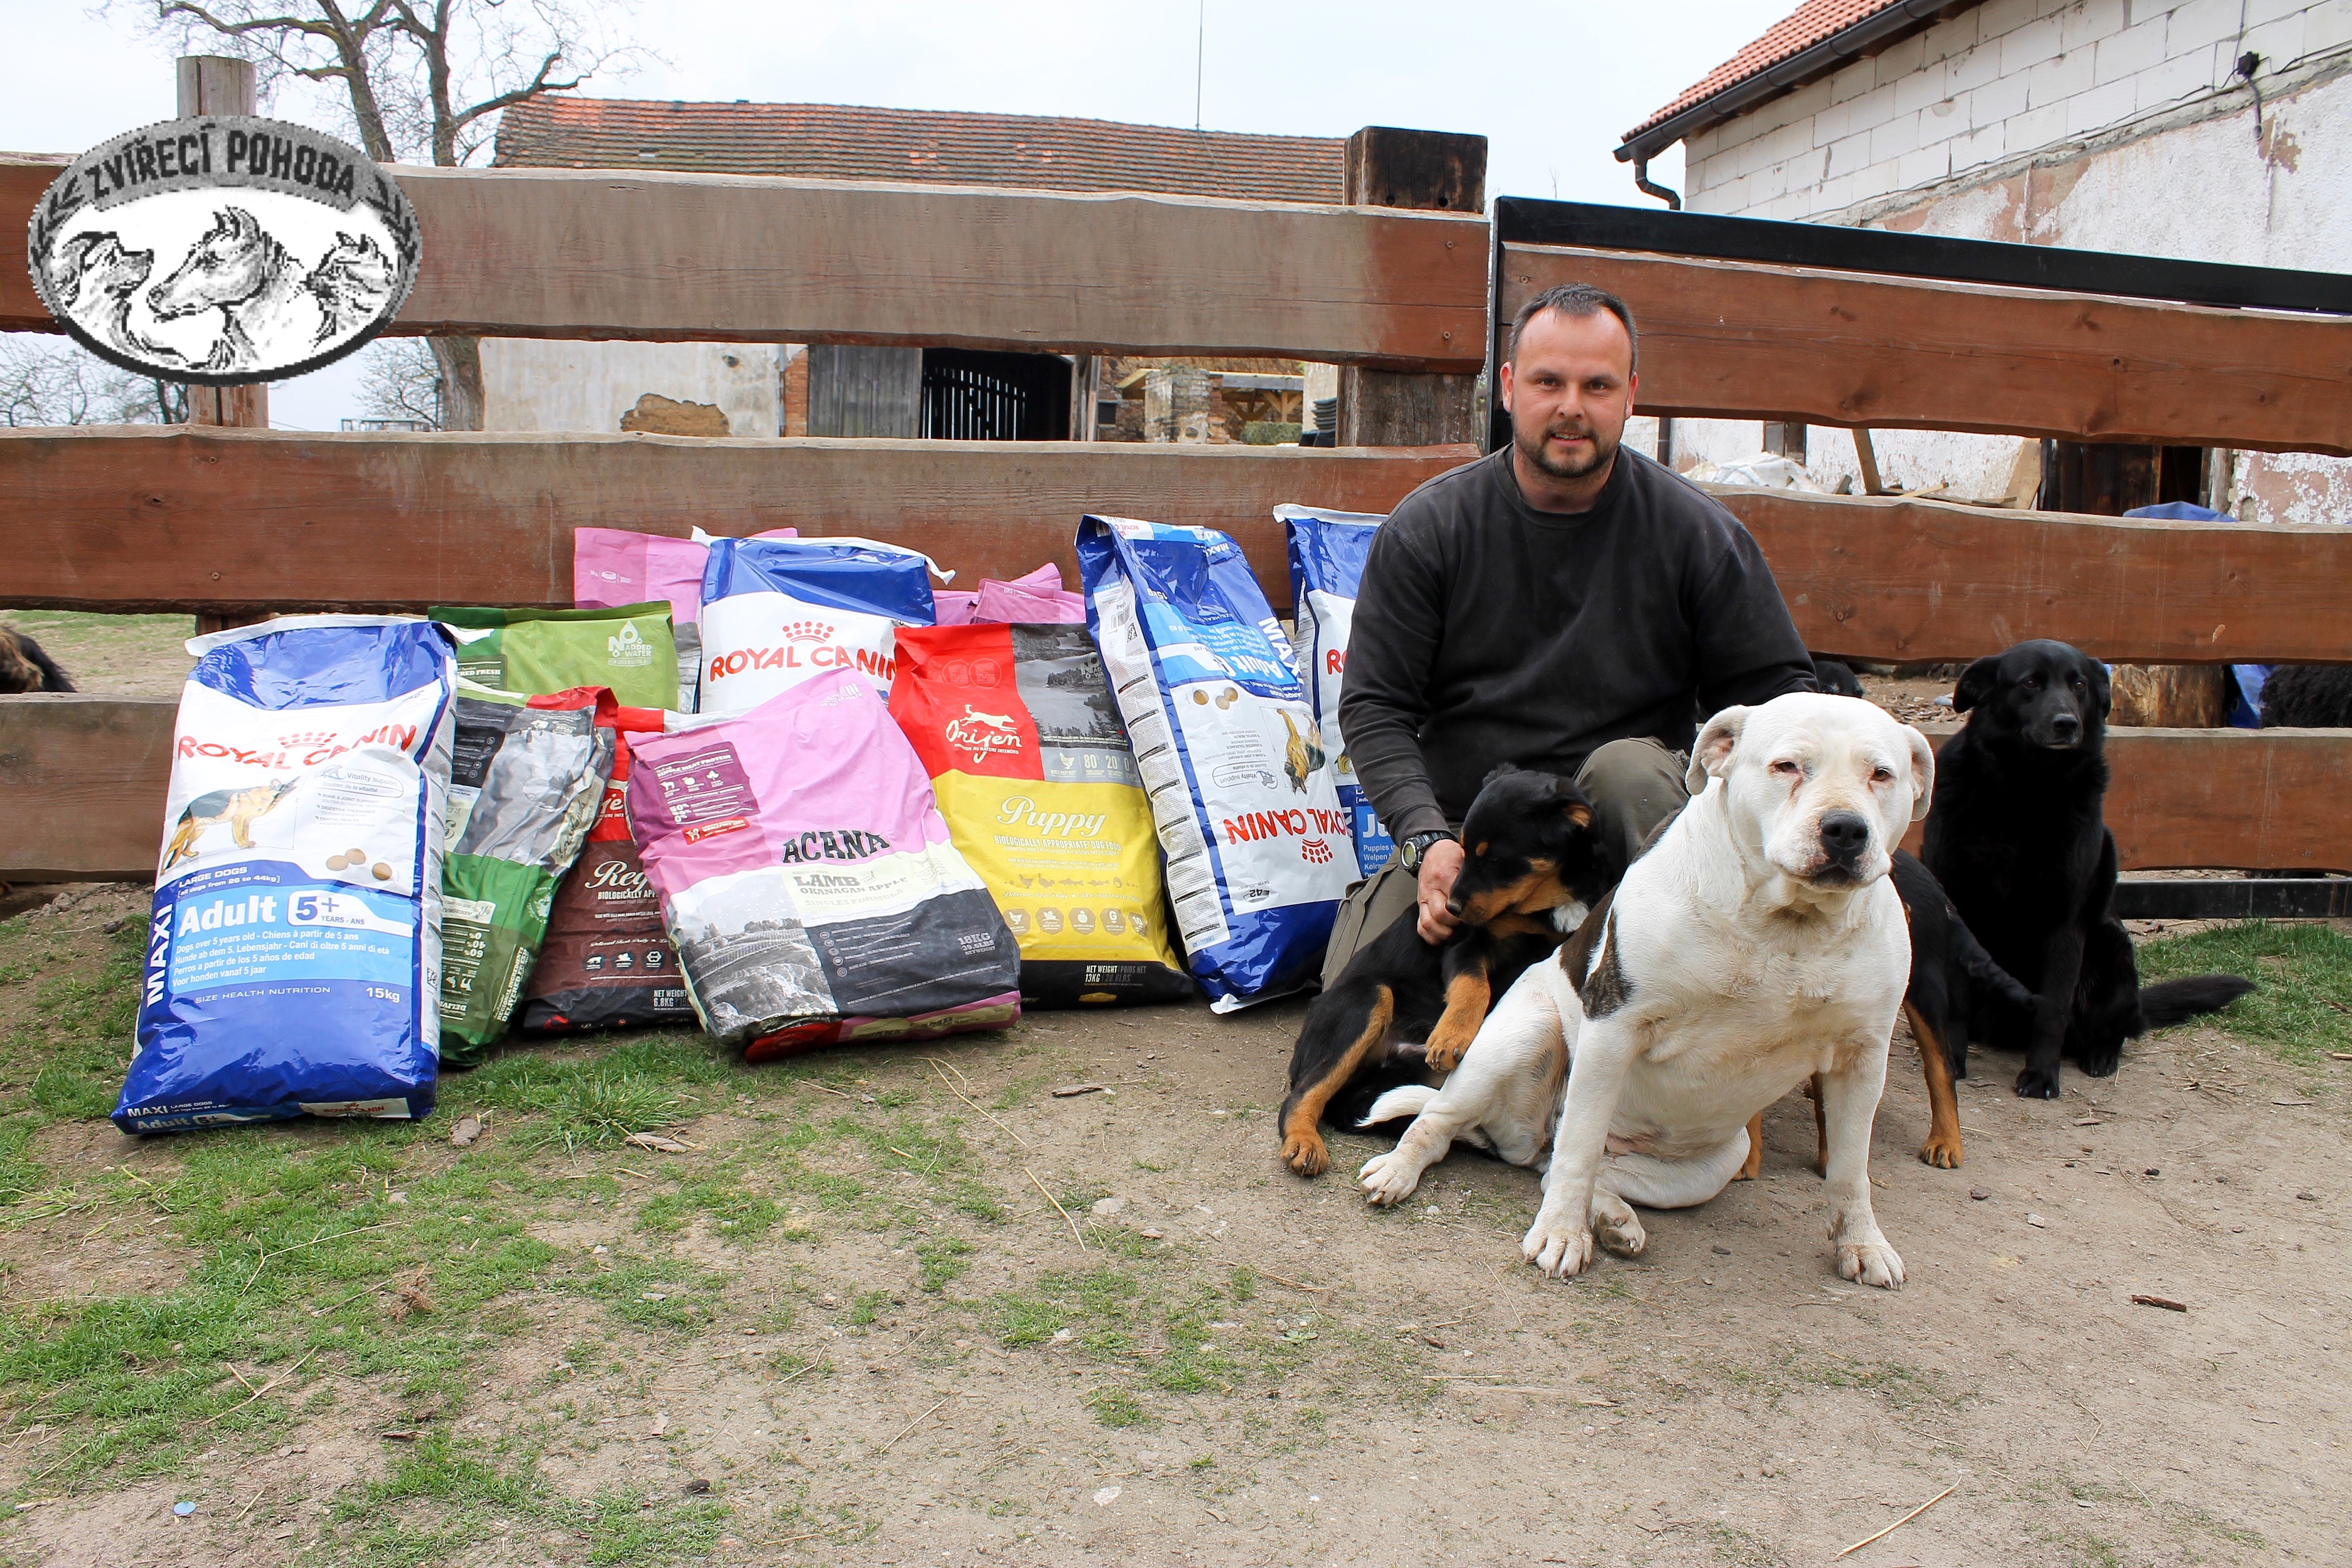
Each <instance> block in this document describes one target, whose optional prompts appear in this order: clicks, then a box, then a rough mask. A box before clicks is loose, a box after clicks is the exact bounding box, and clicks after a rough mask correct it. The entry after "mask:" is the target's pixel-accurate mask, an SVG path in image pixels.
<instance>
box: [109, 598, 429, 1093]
mask: <svg viewBox="0 0 2352 1568" xmlns="http://www.w3.org/2000/svg"><path fill="white" fill-rule="evenodd" d="M188 651H189V652H190V653H192V654H194V655H196V656H197V658H196V667H195V668H194V669H193V670H191V671H190V672H189V674H188V683H187V686H186V688H185V689H184V691H183V692H182V694H181V698H180V716H179V723H178V726H177V728H176V730H175V731H174V733H173V742H172V784H171V795H170V800H169V803H168V804H167V805H166V807H165V811H164V818H163V822H164V826H163V856H162V860H161V864H160V865H159V866H158V867H157V868H156V872H155V905H154V914H153V917H152V920H151V921H149V924H148V929H147V960H146V966H145V971H144V974H143V977H142V980H143V986H142V996H141V999H140V1007H139V1042H138V1054H137V1055H136V1056H134V1057H133V1058H131V1071H130V1075H129V1076H128V1078H126V1079H124V1081H123V1085H122V1099H121V1103H120V1104H118V1105H117V1106H116V1107H115V1110H114V1121H115V1123H116V1125H118V1126H120V1127H121V1129H122V1130H123V1131H126V1132H163V1131H180V1130H184V1129H188V1128H195V1127H212V1126H220V1125H224V1124H227V1123H233V1122H244V1121H277V1120H280V1119H283V1118H287V1117H293V1116H304V1115H309V1116H378V1117H418V1116H423V1115H424V1114H425V1112H426V1111H428V1110H431V1109H432V1108H433V1095H434V1084H435V1080H436V1078H437V1076H438V1071H439V1064H440V1005H441V854H442V848H443V844H442V839H443V837H444V834H445V832H446V825H447V816H448V796H449V763H450V749H451V744H452V739H453V732H454V730H455V716H456V701H455V695H456V689H457V660H456V658H454V657H453V656H452V653H451V650H450V647H449V644H448V643H447V641H446V639H445V638H444V637H442V635H441V633H440V632H439V630H438V629H436V627H435V626H434V625H433V623H432V622H430V621H428V620H425V619H423V618H421V617H410V616H290V617H288V618H286V619H283V620H275V621H265V622H263V623H261V624H260V625H258V626H242V627H238V628H236V629H235V630H232V631H225V632H215V633H213V634H212V635H210V636H208V637H196V638H194V639H193V640H192V641H191V642H190V643H189V644H188Z"/></svg>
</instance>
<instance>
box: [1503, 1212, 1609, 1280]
mask: <svg viewBox="0 0 2352 1568" xmlns="http://www.w3.org/2000/svg"><path fill="white" fill-rule="evenodd" d="M1519 1256H1521V1257H1522V1258H1526V1259H1527V1260H1528V1262H1529V1263H1532V1264H1534V1265H1535V1266H1536V1267H1537V1268H1540V1269H1542V1270H1543V1271H1544V1272H1545V1273H1546V1274H1549V1275H1550V1276H1551V1277H1552V1278H1553V1279H1571V1278H1573V1277H1574V1276H1576V1275H1579V1274H1581V1273H1583V1272H1584V1270H1585V1269H1586V1268H1588V1267H1590V1266H1591V1262H1592V1222H1591V1220H1590V1219H1589V1218H1587V1219H1583V1220H1576V1219H1571V1218H1570V1216H1569V1215H1558V1216H1554V1215H1553V1214H1552V1212H1551V1206H1550V1205H1545V1206H1544V1209H1543V1210H1542V1212H1540V1213H1538V1215H1536V1223H1535V1224H1534V1225H1533V1226H1529V1227H1528V1236H1527V1239H1526V1240H1525V1241H1523V1242H1521V1243H1520V1244H1519Z"/></svg>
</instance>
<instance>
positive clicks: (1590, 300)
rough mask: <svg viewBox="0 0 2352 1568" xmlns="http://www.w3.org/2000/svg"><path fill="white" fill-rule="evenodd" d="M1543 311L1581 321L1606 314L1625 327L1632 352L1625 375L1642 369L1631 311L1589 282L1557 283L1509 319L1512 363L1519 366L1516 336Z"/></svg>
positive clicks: (1639, 343)
mask: <svg viewBox="0 0 2352 1568" xmlns="http://www.w3.org/2000/svg"><path fill="white" fill-rule="evenodd" d="M1546 310H1558V311H1559V313H1560V314H1561V315H1563V316H1576V317H1580V318H1581V317H1587V316H1597V315H1599V314H1600V313H1601V311H1603V310H1606V311H1608V312H1609V313H1610V314H1611V315H1612V316H1614V317H1616V318H1617V319H1618V320H1619V321H1622V322H1623V323H1624V324H1625V343H1626V346H1627V348H1628V349H1630V350H1631V351H1632V353H1631V355H1630V357H1629V358H1628V359H1627V360H1626V362H1625V369H1626V372H1627V374H1632V373H1633V372H1634V371H1636V370H1639V369H1640V368H1641V365H1642V339H1641V335H1640V334H1639V333H1638V332H1636V331H1634V330H1633V311H1632V310H1628V309H1627V308H1626V305H1625V301H1624V300H1620V299H1619V298H1617V296H1616V295H1614V294H1612V293H1611V292H1609V290H1608V289H1600V288H1595V287H1594V286H1593V285H1591V284H1590V283H1556V284H1554V285H1553V286H1552V287H1550V288H1549V289H1545V290H1544V291H1543V292H1542V293H1540V294H1538V295H1537V296H1536V297H1535V298H1534V299H1532V300H1528V302H1527V303H1526V304H1524V305H1522V306H1520V307H1519V313H1518V314H1517V316H1515V317H1513V318H1512V319H1511V363H1514V364H1516V363H1518V358H1519V334H1520V333H1521V332H1523V331H1527V329H1528V322H1529V321H1534V320H1535V319H1536V317H1537V316H1538V315H1540V314H1541V313H1542V312H1544V311H1546Z"/></svg>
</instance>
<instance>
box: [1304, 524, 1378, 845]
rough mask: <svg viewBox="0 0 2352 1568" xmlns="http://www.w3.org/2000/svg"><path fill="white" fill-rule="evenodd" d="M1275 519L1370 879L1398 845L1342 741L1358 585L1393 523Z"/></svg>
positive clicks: (1310, 698)
mask: <svg viewBox="0 0 2352 1568" xmlns="http://www.w3.org/2000/svg"><path fill="white" fill-rule="evenodd" d="M1274 515H1275V517H1276V520H1277V521H1280V522H1281V524H1282V526H1283V530H1284V531H1285V532H1286V533H1287V534H1288V535H1289V542H1290V602H1291V604H1292V605H1295V606H1296V609H1295V611H1294V614H1296V615H1297V627H1298V630H1297V637H1296V638H1295V647H1294V649H1293V657H1294V658H1296V659H1297V663H1298V668H1299V669H1300V670H1301V672H1303V673H1304V675H1305V676H1306V679H1307V703H1308V705H1309V706H1310V707H1312V708H1313V709H1314V710H1315V725H1316V730H1317V731H1318V733H1319V734H1320V735H1321V736H1322V737H1323V752H1324V754H1325V755H1326V756H1328V757H1329V758H1330V759H1331V783H1332V786H1333V787H1334V788H1335V789H1336V790H1337V791H1338V792H1339V804H1340V805H1343V806H1346V807H1347V808H1348V813H1349V816H1350V817H1352V818H1353V819H1354V823H1355V829H1356V868H1357V870H1358V871H1359V872H1360V873H1361V874H1362V875H1364V876H1367V877H1369V876H1370V875H1371V874H1372V873H1373V872H1375V871H1377V870H1379V869H1380V868H1381V867H1382V866H1385V865H1386V864H1388V858H1389V857H1390V856H1391V855H1392V854H1394V853H1395V852H1396V843H1395V841H1394V840H1393V839H1391V838H1390V837H1389V830H1388V829H1387V828H1385V827H1382V826H1381V819H1380V818H1379V817H1377V816H1374V815H1372V803H1371V800H1370V797H1368V796H1367V795H1365V794H1364V788H1363V786H1362V785H1361V784H1358V783H1357V782H1356V768H1355V764H1354V763H1350V762H1349V760H1348V747H1347V742H1345V741H1344V740H1343V739H1341V737H1340V734H1339V689H1340V686H1341V683H1342V682H1343V681H1344V680H1345V679H1346V677H1347V673H1348V626H1349V622H1350V621H1351V620H1353V619H1354V617H1355V614H1356V585H1357V584H1358V583H1359V582H1360V581H1361V580H1362V578H1363V575H1364V557H1365V556H1367V555H1369V554H1370V553H1371V549H1372V535H1374V534H1375V533H1378V532H1379V531H1380V528H1381V524H1382V523H1383V522H1386V521H1388V519H1387V518H1385V517H1379V516H1373V515H1370V514H1369V513H1365V512H1359V511H1318V510H1315V509H1314V508H1312V507H1304V506H1278V507H1276V508H1275V509H1274Z"/></svg>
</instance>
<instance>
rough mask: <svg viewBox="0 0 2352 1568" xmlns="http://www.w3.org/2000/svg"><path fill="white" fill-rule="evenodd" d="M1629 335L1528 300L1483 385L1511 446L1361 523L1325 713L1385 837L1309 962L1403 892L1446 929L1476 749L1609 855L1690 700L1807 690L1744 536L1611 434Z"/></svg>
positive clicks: (1669, 759)
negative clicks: (1517, 776)
mask: <svg viewBox="0 0 2352 1568" xmlns="http://www.w3.org/2000/svg"><path fill="white" fill-rule="evenodd" d="M1636 364H1637V350H1636V342H1635V333H1634V327H1633V313H1632V312H1631V311H1630V310H1627V309H1626V308H1625V304H1624V302H1623V301H1622V300H1619V299H1618V298H1617V297H1616V296H1614V295H1612V294H1609V293H1605V292H1603V291H1602V290H1601V289H1595V288H1592V287H1591V286H1590V285H1587V284H1582V283H1567V284H1562V285H1560V286H1559V288H1556V289H1549V290H1547V291H1545V292H1544V293H1542V294H1539V295H1538V296H1537V297H1536V298H1535V299H1533V300H1529V301H1528V303H1527V305H1526V306H1525V307H1523V308H1522V309H1521V310H1520V311H1519V313H1518V318H1517V321H1514V322H1513V323H1512V327H1511V357H1510V360H1509V362H1508V363H1506V364H1505V365H1503V367H1502V373H1501V377H1500V385H1499V386H1498V388H1497V391H1498V393H1499V395H1501V397H1502V400H1503V406H1504V407H1505V408H1507V409H1508V410H1509V411H1510V416H1511V444H1510V446H1509V447H1507V449H1505V450H1503V451H1499V452H1496V453H1494V454H1492V455H1491V456H1489V457H1486V458H1481V459H1480V460H1478V461H1477V462H1475V463H1472V464H1470V465H1468V466H1467V467H1465V468H1456V469H1454V470H1453V471H1452V472H1451V473H1447V474H1442V475H1440V476H1438V477H1437V478H1436V479H1432V480H1430V481H1429V482H1428V483H1427V484H1425V485H1423V486H1422V487H1421V488H1420V489H1417V490H1415V491H1413V492H1412V494H1411V495H1409V496H1407V497H1406V498H1405V499H1404V500H1402V502H1400V503H1399V504H1398V506H1397V509H1396V510H1395V511H1394V512H1393V513H1392V514H1391V516H1390V518H1389V521H1388V522H1387V523H1386V524H1385V525H1384V526H1383V527H1382V528H1381V531H1380V533H1379V535H1378V536H1377V537H1376V538H1375V539H1374V541H1373V543H1372V548H1371V553H1370V557H1369V558H1368V559H1367V560H1366V562H1365V563H1364V573H1363V579H1362V584H1361V586H1360V594H1359V597H1358V598H1357V601H1356V611H1355V620H1354V624H1353V626H1352V628H1351V630H1350V632H1349V638H1348V680H1347V686H1346V689H1345V690H1344V691H1343V693H1342V694H1341V696H1340V699H1339V730H1340V733H1341V734H1342V735H1343V736H1344V737H1345V738H1346V740H1347V743H1348V755H1349V758H1350V759H1351V760H1352V762H1353V763H1354V764H1355V769H1356V776H1357V778H1358V780H1359V781H1360V783H1361V784H1362V785H1363V787H1364V791H1365V793H1366V794H1367V795H1370V797H1371V801H1372V805H1373V807H1374V809H1375V810H1377V811H1378V812H1379V813H1380V816H1381V821H1382V822H1383V823H1384V824H1386V825H1387V827H1388V829H1389V832H1390V833H1391V835H1392V836H1393V837H1395V839H1396V842H1397V854H1396V856H1395V857H1394V858H1391V860H1390V862H1389V863H1388V865H1387V866H1386V867H1384V868H1381V871H1380V873H1379V874H1378V875H1376V876H1374V877H1372V878H1371V879H1370V880H1368V881H1366V882H1365V883H1364V884H1362V885H1361V886H1360V887H1359V888H1358V889H1356V890H1355V891H1354V892H1353V893H1351V894H1350V895H1349V898H1348V900H1347V902H1346V903H1345V904H1344V905H1343V906H1341V909H1340V911H1339V921H1338V924H1337V925H1336V926H1335V928H1334V930H1333V931H1332V936H1331V945H1330V948H1329V950H1328V953H1327V954H1326V957H1325V962H1324V972H1323V978H1324V984H1327V985H1328V984H1331V983H1332V982H1333V981H1335V980H1337V979H1338V978H1339V972H1340V970H1342V969H1344V968H1345V967H1346V966H1347V963H1348V960H1349V958H1351V957H1353V956H1354V954H1355V952H1356V951H1357V950H1358V949H1359V948H1360V947H1362V946H1364V945H1366V944H1367V943H1369V942H1370V941H1371V940H1372V939H1373V938H1374V937H1376V936H1378V935H1379V934H1380V933H1381V931H1384V930H1386V929H1387V928H1388V926H1389V925H1390V923H1391V922H1392V921H1394V920H1395V919H1396V918H1397V917H1398V916H1399V915H1400V914H1402V913H1403V912H1404V911H1405V910H1411V909H1414V908H1415V907H1416V906H1417V907H1418V910H1419V921H1420V929H1421V934H1422V937H1423V940H1424V941H1427V942H1441V941H1443V940H1444V938H1445V937H1447V936H1448V935H1450V934H1452V932H1453V931H1454V926H1455V923H1456V922H1455V920H1454V915H1453V914H1452V913H1451V912H1450V911H1449V910H1447V909H1446V898H1447V895H1448V893H1449V892H1450V891H1451V889H1452V888H1453V886H1454V876H1455V874H1456V873H1457V872H1459V871H1460V870H1461V868H1462V859H1463V852H1462V846H1461V844H1460V843H1459V842H1458V841H1457V840H1456V839H1455V837H1454V826H1455V825H1458V824H1459V823H1460V822H1461V820H1462V817H1463V815H1464V814H1465V812H1467V811H1468V810H1469V808H1470V802H1471V800H1472V799H1473V798H1474V797H1475V795H1477V793H1478V785H1479V782H1480V781H1481V780H1482V779H1484V778H1485V777H1486V773H1488V772H1489V771H1490V770H1492V769H1493V768H1494V767H1495V765H1496V763H1506V762H1508V763H1518V764H1519V765H1520V766H1522V767H1528V768H1537V769H1541V770H1543V771H1546V772H1549V773H1560V774H1563V775H1568V776H1571V777H1573V778H1574V779H1575V781H1576V784H1577V787H1579V788H1580V789H1581V790H1583V791H1584V793H1585V794H1586V795H1589V796H1591V800H1592V803H1593V809H1594V814H1595V820H1594V828H1595V831H1597V832H1598V833H1599V834H1600V835H1601V842H1602V845H1603V847H1604V848H1606V849H1607V850H1608V851H1609V852H1610V854H1611V855H1612V858H1613V859H1614V860H1615V861H1616V864H1617V869H1618V871H1619V872H1620V873H1621V874H1622V870H1623V868H1624V867H1625V865H1627V864H1629V863H1630V862H1631V861H1632V860H1633V857H1634V856H1635V854H1637V853H1638V852H1639V850H1640V848H1641V846H1642V844H1643V841H1644V840H1645V839H1646V838H1647V837H1649V835H1650V832H1651V830H1652V829H1653V828H1654V827H1655V826H1657V825H1658V824H1659V823H1661V822H1663V821H1664V820H1665V818H1666V817H1667V816H1670V815H1672V814H1673V813H1674V812H1675V810H1676V809H1677V808H1678V807H1680V806H1681V805H1683V803H1684V802H1685V800H1686V799H1688V795H1687V794H1686V793H1685V789H1684V787H1683V773H1684V769H1685V764H1686V761H1687V758H1686V756H1685V754H1684V753H1685V752H1687V751H1688V749H1689V746H1690V743H1691V740H1692V737H1693V736H1694V734H1695V733H1696V727H1697V723H1698V721H1699V720H1700V719H1701V718H1703V717H1706V716H1707V715H1710V714H1713V713H1715V712H1716V711H1717V710H1720V709H1723V708H1727V707H1729V706H1730V705H1732V704H1733V703H1738V702H1745V703H1756V702H1763V701H1766V700H1769V699H1771V698H1774V697H1778V696H1780V694H1781V693H1783V692H1787V691H1811V690H1812V689H1813V672H1812V664H1811V659H1810V658H1809V657H1808V656H1807V654H1806V652H1805V645H1804V642H1803V640H1802V639H1801V638H1800V637H1798V636H1797V628H1796V626H1795V624H1794V623H1793V622H1791V621H1790V618H1789V611H1788V607H1787V606H1786V605H1783V604H1782V603H1781V601H1780V589H1779V588H1778V587H1777V586H1776V585H1775V584H1774V583H1773V581H1772V573H1771V569H1770V568H1769V567H1768V566H1766V565H1765V563H1764V557H1763V554H1762V552H1759V550H1758V549H1757V548H1756V542H1755V541H1754V540H1753V539H1751V538H1749V537H1748V531H1747V530H1746V529H1745V528H1742V527H1741V526H1740V525H1739V521H1738V519H1737V518H1735V517H1733V516H1732V515H1731V513H1730V512H1729V511H1728V510H1725V508H1724V507H1723V505H1722V504H1721V503H1720V502H1718V501H1717V500H1714V499H1713V498H1711V497H1709V496H1708V495H1706V493H1705V492H1704V491H1702V490H1700V489H1698V488H1697V487H1696V486H1694V485H1692V484H1690V483H1688V482H1687V481H1685V480H1684V479H1681V478H1679V477H1678V476H1676V475H1675V474H1674V473H1672V472H1669V471H1668V470H1667V469H1665V468H1661V467H1659V466H1658V465H1657V464H1656V463H1654V462H1653V461H1651V460H1650V459H1649V458H1644V457H1643V456H1641V455H1640V454H1639V453H1636V452H1628V451H1624V450H1622V449H1621V448H1620V447H1619V446H1618V440H1619V438H1620V437H1621V436H1622V434H1623V432H1624V428H1625V421H1626V419H1627V418H1628V416H1631V415H1632V413H1633V392H1634V388H1635V387H1636V386H1637V385H1638V384H1639V379H1638V377H1637V376H1636V374H1635V370H1636Z"/></svg>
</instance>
